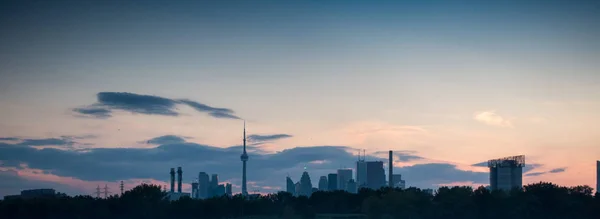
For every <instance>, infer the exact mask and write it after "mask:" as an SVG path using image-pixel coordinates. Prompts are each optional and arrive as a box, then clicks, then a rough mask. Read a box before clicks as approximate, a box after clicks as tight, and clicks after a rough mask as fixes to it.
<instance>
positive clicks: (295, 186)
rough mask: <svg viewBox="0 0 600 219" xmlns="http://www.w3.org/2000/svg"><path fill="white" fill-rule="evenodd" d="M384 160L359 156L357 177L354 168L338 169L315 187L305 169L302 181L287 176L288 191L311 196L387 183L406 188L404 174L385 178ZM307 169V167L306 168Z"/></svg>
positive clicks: (323, 177) (320, 180)
mask: <svg viewBox="0 0 600 219" xmlns="http://www.w3.org/2000/svg"><path fill="white" fill-rule="evenodd" d="M389 162H390V163H389V165H388V166H389V167H392V168H393V163H392V151H390V159H389ZM383 166H384V165H383V161H366V160H365V157H362V158H361V156H360V155H359V156H358V161H356V178H353V177H352V175H353V169H350V168H345V169H338V170H337V171H336V173H330V174H328V175H327V176H321V177H320V178H319V184H318V187H317V188H313V186H312V183H311V180H310V175H309V174H308V172H307V171H306V170H305V171H304V172H303V173H302V176H301V178H300V181H298V182H296V183H294V181H293V180H292V179H291V178H290V177H289V176H288V177H286V191H287V192H289V193H291V194H293V195H295V196H310V195H311V194H312V192H314V191H336V190H342V191H346V192H350V193H357V192H358V190H359V189H361V188H370V189H380V188H382V187H385V186H386V185H392V187H395V188H402V189H404V188H405V185H406V182H405V181H404V180H402V175H400V174H393V170H391V169H390V170H389V173H388V174H391V175H390V176H391V177H390V180H391V183H390V181H386V179H385V176H386V175H385V170H384V167H383ZM305 169H306V168H305Z"/></svg>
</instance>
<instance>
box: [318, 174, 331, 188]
mask: <svg viewBox="0 0 600 219" xmlns="http://www.w3.org/2000/svg"><path fill="white" fill-rule="evenodd" d="M328 186H329V185H328V184H327V177H326V176H321V178H319V190H321V191H327V187H328Z"/></svg>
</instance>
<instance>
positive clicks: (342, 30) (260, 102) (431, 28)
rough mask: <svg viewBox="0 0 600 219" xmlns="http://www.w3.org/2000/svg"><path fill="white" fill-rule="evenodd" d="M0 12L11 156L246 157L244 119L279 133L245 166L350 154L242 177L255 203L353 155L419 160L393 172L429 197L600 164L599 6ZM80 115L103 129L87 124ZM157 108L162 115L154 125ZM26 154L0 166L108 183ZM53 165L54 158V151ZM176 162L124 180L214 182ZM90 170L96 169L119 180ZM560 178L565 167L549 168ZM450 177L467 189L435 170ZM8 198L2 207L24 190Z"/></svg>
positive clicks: (164, 5)
mask: <svg viewBox="0 0 600 219" xmlns="http://www.w3.org/2000/svg"><path fill="white" fill-rule="evenodd" d="M0 4H2V5H0V28H2V30H3V31H2V32H1V33H0V42H2V43H1V44H0V76H1V78H2V80H0V92H1V93H2V95H0V104H1V107H0V121H2V122H0V137H5V138H10V137H12V138H18V139H16V141H3V142H4V143H5V145H2V147H5V149H6V150H9V149H10V151H13V149H14V148H13V147H21V148H23V147H25V148H29V147H35V148H40V147H50V148H48V149H47V150H63V151H68V152H69V153H71V152H73V153H76V152H77V151H81V150H84V151H85V150H96V149H98V150H99V149H101V148H105V149H110V148H121V149H123V148H125V149H127V148H129V149H133V148H136V150H154V149H153V148H155V147H156V148H160V147H161V146H164V147H165V148H170V147H167V146H165V145H173V144H172V143H173V142H172V141H167V142H169V143H171V144H148V141H149V140H151V139H154V138H158V137H161V136H180V137H182V139H184V141H176V142H175V143H177V144H182V145H184V146H182V147H184V148H185V147H190V146H194V145H195V146H198V147H199V145H204V146H207V147H210V148H211V149H215V148H229V147H232V146H239V144H241V125H242V122H241V121H240V120H237V119H234V118H233V117H239V118H243V119H245V120H247V122H248V131H249V133H250V134H255V135H265V136H271V135H280V136H285V135H289V137H284V138H280V139H272V141H268V142H265V143H261V144H260V145H257V147H258V148H257V151H256V153H257V154H256V155H254V156H259V157H262V156H265V157H273V156H274V157H277V155H278V151H283V150H285V149H289V150H292V152H295V151H294V150H293V149H294V148H296V147H301V148H309V149H306V150H311V149H310V148H312V150H314V152H315V153H318V152H319V150H323V149H321V147H319V146H339V147H341V148H345V149H344V150H345V151H346V150H348V151H350V153H349V156H348V158H339V159H336V160H331V161H322V160H311V159H312V157H311V156H308V157H305V158H303V159H300V160H298V161H297V163H293V164H290V165H291V166H290V167H289V169H282V170H281V173H280V175H276V176H272V177H266V176H265V177H262V178H256V179H255V180H252V179H251V178H252V177H250V178H249V180H250V181H253V182H255V183H257V184H260V186H259V187H261V188H263V189H262V190H263V191H273V190H276V189H273V188H275V187H278V186H279V187H281V186H282V185H283V183H284V177H285V176H286V174H287V173H289V174H290V175H291V176H297V177H299V176H300V172H301V171H302V170H301V169H302V168H301V167H302V166H303V165H305V163H307V162H313V161H314V162H313V163H314V164H315V165H317V164H320V165H322V166H321V167H318V165H317V166H315V167H312V168H316V169H315V170H314V171H315V172H314V174H315V175H314V176H313V178H314V179H313V181H315V182H316V180H317V179H318V176H320V174H325V173H327V172H333V171H334V170H335V168H338V167H340V166H347V167H350V166H353V165H352V157H354V156H353V155H352V151H354V149H358V148H363V149H366V150H367V151H368V153H371V154H372V155H373V156H374V158H375V157H377V156H376V155H375V154H376V152H377V151H386V150H389V149H392V150H395V151H410V152H411V154H413V155H415V156H419V157H422V158H423V159H418V160H410V161H405V162H400V161H398V163H397V164H396V163H395V165H397V168H409V167H411V166H412V165H430V166H433V167H431V168H433V170H439V171H438V172H437V176H438V178H432V179H425V178H419V177H420V176H412V177H413V179H412V181H411V178H410V177H409V176H406V180H407V182H408V183H409V184H410V183H414V184H413V185H418V186H424V187H425V186H427V187H435V186H439V185H441V184H453V183H454V184H457V183H458V184H460V183H462V184H485V183H486V182H485V180H483V181H481V180H480V179H481V178H477V177H480V175H478V174H480V173H482V172H485V169H481V168H475V167H471V166H470V165H471V164H474V163H478V162H481V161H483V160H486V159H491V158H496V157H502V156H509V155H515V154H525V155H526V156H527V157H528V161H531V163H533V164H540V166H538V167H537V168H538V170H536V171H534V172H535V173H543V174H532V175H531V176H528V177H526V179H525V182H534V181H539V180H548V181H553V182H557V183H561V184H568V185H574V184H589V185H593V180H594V175H593V171H592V170H593V163H594V162H593V161H594V160H597V159H598V158H599V157H600V150H599V149H598V148H600V147H598V146H597V145H596V144H597V142H598V140H600V139H598V137H597V136H600V135H598V134H599V133H598V131H597V130H596V128H595V127H596V126H595V124H597V123H598V122H600V117H598V116H597V115H596V113H595V112H597V111H598V110H599V109H600V103H599V102H598V100H599V98H600V90H599V87H600V86H598V84H599V82H600V74H599V73H598V72H599V70H600V64H599V63H600V62H599V61H600V52H598V51H600V41H598V40H597V39H598V38H600V32H599V31H600V28H599V26H598V25H597V24H598V21H599V18H600V17H599V16H600V15H599V14H600V13H599V12H600V11H599V10H600V5H599V3H597V2H594V1H497V2H489V1H285V2H284V1H252V2H248V1H218V2H214V1H168V2H166V1H144V2H140V1H127V2H123V1H51V2H49V1H4V2H2V3H0ZM118 92H128V93H129V96H127V95H125V94H123V93H118ZM111 95H112V96H111ZM140 95H152V96H156V97H160V98H162V100H163V101H164V102H160V103H159V102H155V99H152V98H150V100H149V99H148V98H146V99H144V98H143V96H140ZM128 97H129V98H133V99H126V98H128ZM140 98H141V99H140ZM126 100H135V101H138V102H135V101H134V102H128V101H126ZM183 100H186V101H188V102H184V101H183ZM111 101H112V102H111ZM124 103H129V104H128V105H127V104H126V105H123V104H124ZM161 103H168V104H167V105H164V104H163V105H161ZM190 103H192V104H190ZM193 103H197V104H200V105H194V104H193ZM194 106H195V107H194ZM156 107H158V108H156ZM74 109H94V110H96V111H93V112H99V111H98V109H100V111H101V112H104V113H109V112H108V111H110V113H109V114H110V116H104V117H102V116H101V118H89V117H90V116H89V115H88V116H83V115H81V113H80V112H82V111H79V112H76V111H74ZM157 110H158V111H161V110H168V111H161V112H169V113H167V114H165V113H162V114H160V113H159V114H156V113H148V112H156V111H157ZM223 110H225V111H223ZM227 110H230V111H227ZM85 112H90V111H85ZM211 113H212V114H211ZM215 113H217V114H215ZM224 113H225V114H224ZM97 115H98V114H96V116H97ZM215 115H218V116H215ZM225 115H227V116H225ZM224 117H227V118H224ZM78 136H79V137H80V138H74V137H78ZM81 136H86V138H81ZM90 136H94V137H93V138H90ZM9 140H10V139H9ZM13 140H15V139H13ZM42 140H48V142H50V143H52V144H47V145H40V142H41V141H42ZM162 140H165V138H162ZM166 140H169V138H166ZM170 140H173V138H172V137H171V138H170ZM69 142H70V143H69ZM158 142H162V141H158ZM66 143H69V144H66ZM163 143H165V142H163ZM57 148H58V149H57ZM125 149H123V150H125ZM115 150H117V149H115ZM174 150H175V149H174ZM176 151H179V150H176ZM7 152H8V151H7ZM30 152H32V151H27V150H23V151H14V153H16V154H14V159H12V158H9V157H4V158H3V159H0V160H2V161H3V162H2V166H0V168H1V169H2V170H3V171H6V172H5V173H6V174H4V175H6V177H12V178H15V177H17V178H15V180H14V181H15V182H16V181H18V180H27V181H28V182H39V183H58V184H60V185H63V186H67V187H68V188H71V189H72V191H73V192H74V193H75V192H76V191H88V190H90V188H91V189H92V190H93V188H95V185H96V184H104V183H115V182H114V181H115V180H117V178H115V177H112V178H111V177H107V178H106V179H89V178H85V177H84V176H82V175H78V173H77V171H71V170H67V169H64V168H68V167H69V165H76V164H64V165H57V164H52V163H50V162H46V163H44V165H41V164H40V165H37V166H35V168H34V167H31V168H30V167H23V165H26V164H30V163H35V160H28V159H27V158H31V157H32V156H33V155H28V156H25V154H26V153H30ZM34 152H35V151H34ZM54 152H55V151H51V152H48V153H49V154H52V156H60V155H53V153H54ZM58 152H60V151H58ZM19 153H21V154H19ZM77 153H80V152H77ZM143 153H146V152H143ZM148 153H150V152H148ZM334 153H335V152H334ZM172 154H173V153H172ZM174 154H176V153H174ZM291 154H293V153H291ZM69 156H80V155H78V154H69ZM132 156H134V155H132ZM136 156H137V155H136ZM165 156H166V157H169V156H167V155H165ZM231 156H232V157H235V156H233V155H231ZM237 156H239V155H237ZM281 156H283V155H281ZM286 156H291V155H286ZM294 156H296V155H294ZM297 156H300V155H297ZM383 157H385V156H383ZM17 158H19V159H20V160H19V159H17ZM317 158H319V157H316V158H314V159H317ZM98 159H100V158H98ZM172 159H173V160H168V161H165V162H164V163H162V162H159V163H155V164H153V165H156V168H152V169H151V170H148V171H150V172H151V173H148V174H146V175H143V174H142V175H139V176H131V177H137V178H135V179H134V178H128V177H127V176H123V175H119V179H122V180H131V184H135V183H137V182H139V181H140V180H155V181H166V179H167V177H168V175H166V174H164V175H165V177H164V178H161V177H160V176H162V175H161V173H163V172H164V173H166V172H167V171H168V168H170V167H171V166H173V165H175V166H177V165H180V166H183V167H184V170H185V171H188V169H189V171H190V172H200V171H210V170H205V169H203V166H202V165H201V164H199V163H196V162H193V161H192V160H187V161H178V160H177V158H176V157H172ZM252 159H253V157H252V156H251V158H250V161H249V163H252V162H253V160H252ZM265 159H267V160H268V158H265ZM319 159H320V158H319ZM332 159H333V158H332ZM325 160H326V159H325ZM276 161H277V160H274V161H265V162H267V163H269V162H276ZM97 162H98V163H97V164H98V166H99V169H98V170H97V171H101V172H102V171H105V172H110V171H111V168H118V167H117V165H116V164H115V166H112V167H110V168H109V167H107V166H103V163H104V162H105V161H104V160H102V159H100V160H97ZM215 162H216V161H215ZM221 162H228V163H231V165H238V164H239V163H240V162H239V158H234V160H223V161H221ZM117 163H119V164H123V165H125V164H126V165H133V166H137V165H141V164H142V163H143V162H142V161H139V160H135V159H130V160H127V161H125V160H120V161H118V162H117ZM327 163H330V165H327ZM269 164H274V163H269ZM433 164H436V165H438V166H436V165H433ZM446 164H448V165H454V167H450V169H447V168H448V166H443V165H446ZM163 165H165V166H163ZM169 165H171V166H169ZM249 165H251V164H249ZM439 165H442V166H439ZM186 166H189V167H188V168H186ZM100 167H102V168H100ZM159 167H160V168H163V169H164V171H162V172H161V171H159V170H160V168H159ZM293 167H298V169H294V168H293ZM428 167H429V166H428ZM19 168H20V169H19ZM312 168H311V169H312ZM414 168H420V166H416V167H414ZM436 168H437V169H436ZM444 168H446V169H444ZM557 168H565V169H564V170H565V171H558V172H557V171H552V170H555V169H557ZM319 170H320V171H319ZM409 170H410V168H409V169H399V170H398V171H400V172H402V171H407V172H406V173H407V174H409V175H410V171H409ZM433 170H432V171H433ZM454 170H457V171H458V170H460V171H471V172H472V173H473V174H474V178H473V177H471V178H470V177H465V179H464V180H460V179H455V178H448V177H446V176H447V175H444V174H443V173H448V171H454ZM44 171H45V172H44ZM152 171H155V172H152ZM225 171H231V170H229V169H222V170H215V171H212V172H218V173H220V174H223V175H225V176H227V177H221V178H222V179H224V180H230V181H231V182H235V181H236V180H237V179H236V176H237V175H239V174H237V175H236V174H235V173H222V172H225ZM257 171H258V170H257ZM444 171H445V172H444ZM34 172H38V173H34ZM9 173H10V174H9ZM13 173H17V174H16V175H15V174H13ZM186 173H187V172H186ZM433 173H436V172H432V174H433ZM467 173H469V174H470V172H467ZM227 174H229V175H227ZM483 176H485V174H483ZM484 178H485V177H484ZM279 179H280V180H279ZM189 180H192V178H191V176H190V178H189ZM234 184H235V183H234ZM115 185H116V184H115ZM90 186H91V187H90ZM88 187H90V188H88ZM6 188H9V186H6ZM10 188H13V189H12V190H3V191H2V194H5V193H8V192H14V191H18V189H21V188H19V187H18V186H13V187H10ZM115 188H116V186H115ZM234 190H235V189H234Z"/></svg>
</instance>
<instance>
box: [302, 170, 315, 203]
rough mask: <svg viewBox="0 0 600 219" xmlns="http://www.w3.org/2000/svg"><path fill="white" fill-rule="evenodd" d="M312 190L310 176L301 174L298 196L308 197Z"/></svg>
mask: <svg viewBox="0 0 600 219" xmlns="http://www.w3.org/2000/svg"><path fill="white" fill-rule="evenodd" d="M312 189H313V187H312V182H311V181H310V176H309V175H308V172H306V171H304V173H302V177H301V178H300V193H299V194H298V195H299V196H300V195H303V196H307V197H310V195H312Z"/></svg>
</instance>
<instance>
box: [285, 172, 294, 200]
mask: <svg viewBox="0 0 600 219" xmlns="http://www.w3.org/2000/svg"><path fill="white" fill-rule="evenodd" d="M285 187H286V190H285V191H286V192H289V193H291V194H292V195H294V196H295V195H296V185H295V184H294V181H292V178H290V177H289V176H288V177H285Z"/></svg>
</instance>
